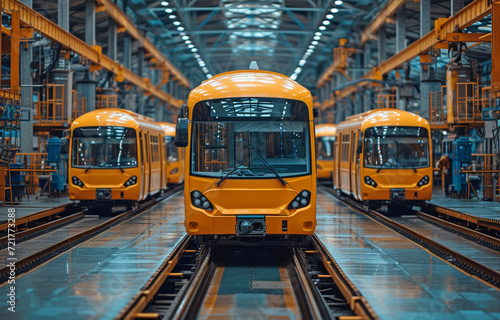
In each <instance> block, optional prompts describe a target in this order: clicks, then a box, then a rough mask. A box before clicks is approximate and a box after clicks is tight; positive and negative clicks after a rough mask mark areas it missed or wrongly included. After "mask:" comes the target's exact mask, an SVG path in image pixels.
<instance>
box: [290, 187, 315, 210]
mask: <svg viewBox="0 0 500 320" xmlns="http://www.w3.org/2000/svg"><path fill="white" fill-rule="evenodd" d="M310 201H311V191H309V190H302V191H301V192H299V193H298V194H297V195H296V196H295V198H294V199H293V200H292V202H290V204H289V205H288V209H300V208H304V207H306V206H308V205H309V202H310Z"/></svg>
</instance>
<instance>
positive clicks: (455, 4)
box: [451, 0, 464, 16]
mask: <svg viewBox="0 0 500 320" xmlns="http://www.w3.org/2000/svg"><path fill="white" fill-rule="evenodd" d="M463 7H464V0H451V15H452V16H454V15H455V14H457V12H458V11H460V10H462V8H463Z"/></svg>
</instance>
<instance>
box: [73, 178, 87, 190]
mask: <svg viewBox="0 0 500 320" xmlns="http://www.w3.org/2000/svg"><path fill="white" fill-rule="evenodd" d="M71 182H73V184H74V185H75V186H79V187H80V188H83V186H84V184H83V182H82V180H80V179H78V178H77V177H76V176H73V177H72V178H71Z"/></svg>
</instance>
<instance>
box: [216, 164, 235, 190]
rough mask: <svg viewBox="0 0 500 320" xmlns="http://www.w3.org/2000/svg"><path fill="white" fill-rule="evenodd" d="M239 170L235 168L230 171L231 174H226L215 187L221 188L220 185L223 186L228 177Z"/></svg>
mask: <svg viewBox="0 0 500 320" xmlns="http://www.w3.org/2000/svg"><path fill="white" fill-rule="evenodd" d="M238 170H240V168H233V169H231V171H229V172H228V173H226V174H225V175H224V176H222V177H221V178H220V179H219V181H217V182H216V183H215V185H216V186H217V187H218V186H220V184H221V183H222V182H223V181H224V180H226V178H227V177H229V175H231V174H233V173H234V172H235V171H238Z"/></svg>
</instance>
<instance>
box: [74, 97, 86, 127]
mask: <svg viewBox="0 0 500 320" xmlns="http://www.w3.org/2000/svg"><path fill="white" fill-rule="evenodd" d="M86 111H87V98H85V97H82V98H78V95H77V93H76V90H73V115H72V117H73V120H75V119H76V118H78V117H79V116H81V115H83V114H84V113H85V112H86Z"/></svg>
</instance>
